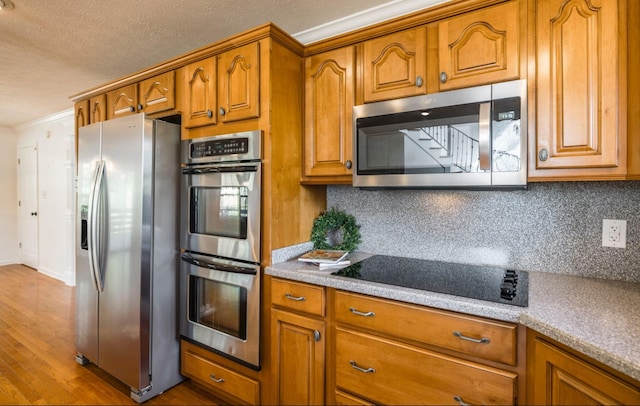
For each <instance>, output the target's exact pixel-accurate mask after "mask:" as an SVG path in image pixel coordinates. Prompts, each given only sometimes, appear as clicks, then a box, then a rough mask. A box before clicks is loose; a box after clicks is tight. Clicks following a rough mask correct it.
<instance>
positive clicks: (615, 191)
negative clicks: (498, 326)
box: [327, 181, 640, 282]
mask: <svg viewBox="0 0 640 406" xmlns="http://www.w3.org/2000/svg"><path fill="white" fill-rule="evenodd" d="M330 207H336V208H338V209H340V210H344V211H345V212H347V213H350V214H353V215H354V216H355V217H356V221H357V223H358V224H359V225H360V232H361V234H362V243H361V244H360V246H359V248H358V250H360V251H365V252H370V253H374V254H384V255H396V256H403V257H412V258H422V259H431V260H438V261H451V262H459V263H475V264H486V265H497V266H505V267H511V268H513V269H518V270H528V271H540V272H552V273H562V274H571V275H580V276H586V277H596V278H607V279H619V280H628V281H634V282H640V182H636V181H628V182H550V183H532V184H529V188H528V189H527V190H516V191H458V190H454V191H451V190H378V191H365V190H360V189H356V188H353V187H351V186H329V187H328V189H327V208H330ZM603 219H618V220H627V247H626V249H620V248H608V247H602V220H603Z"/></svg>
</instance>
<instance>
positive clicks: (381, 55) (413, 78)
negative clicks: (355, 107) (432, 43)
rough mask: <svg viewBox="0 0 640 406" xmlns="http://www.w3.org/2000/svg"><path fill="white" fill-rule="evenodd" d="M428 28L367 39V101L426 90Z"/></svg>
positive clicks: (364, 59)
mask: <svg viewBox="0 0 640 406" xmlns="http://www.w3.org/2000/svg"><path fill="white" fill-rule="evenodd" d="M426 42H427V30H426V27H418V28H414V29H410V30H405V31H400V32H397V33H394V34H389V35H385V36H383V37H379V38H374V39H371V40H369V41H365V42H364V44H363V52H362V76H363V85H362V87H363V91H364V102H365V103H368V102H374V101H379V100H387V99H396V98H399V97H407V96H416V95H420V94H424V93H426V83H425V77H426V66H427V56H426V53H427V46H426Z"/></svg>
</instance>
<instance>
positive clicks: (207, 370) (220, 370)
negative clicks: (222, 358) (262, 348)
mask: <svg viewBox="0 0 640 406" xmlns="http://www.w3.org/2000/svg"><path fill="white" fill-rule="evenodd" d="M185 347H186V348H185ZM181 362H182V371H181V372H182V374H183V375H185V376H188V377H190V378H192V379H195V380H197V381H198V382H200V383H201V384H203V385H205V386H206V387H210V388H213V389H215V390H218V391H223V392H225V393H227V394H229V395H231V396H234V397H236V398H238V399H240V400H242V401H243V402H246V403H248V404H252V405H257V404H259V402H260V383H258V382H257V381H254V380H252V379H249V378H247V377H245V376H242V375H240V374H239V373H237V372H234V371H231V370H230V369H227V368H225V367H222V366H220V365H218V364H216V363H214V362H213V361H211V360H209V359H206V358H205V357H203V356H202V355H201V354H199V353H196V352H194V351H191V350H190V349H189V346H188V345H184V344H183V348H182V360H181Z"/></svg>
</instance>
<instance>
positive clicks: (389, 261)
mask: <svg viewBox="0 0 640 406" xmlns="http://www.w3.org/2000/svg"><path fill="white" fill-rule="evenodd" d="M332 275H337V276H344V277H347V278H354V279H361V280H365V281H370V282H379V283H384V284H387V285H395V286H402V287H407V288H413V289H420V290H426V291H431V292H438V293H446V294H449V295H455V296H463V297H468V298H473V299H480V300H487V301H490V302H496V303H504V304H510V305H515V306H522V307H526V306H528V303H529V300H528V299H529V295H528V290H529V274H528V273H527V272H525V271H513V270H509V269H504V268H499V267H493V266H484V265H466V264H455V263H450V262H439V261H428V260H423V259H413V258H403V257H392V256H385V255H374V256H372V257H370V258H367V259H365V260H364V261H361V262H357V263H355V264H353V265H350V266H348V267H346V268H342V269H340V270H339V271H336V272H334V273H332Z"/></svg>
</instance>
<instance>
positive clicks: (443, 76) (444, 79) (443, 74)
mask: <svg viewBox="0 0 640 406" xmlns="http://www.w3.org/2000/svg"><path fill="white" fill-rule="evenodd" d="M447 79H449V77H448V76H447V73H446V72H440V83H446V82H447Z"/></svg>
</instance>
